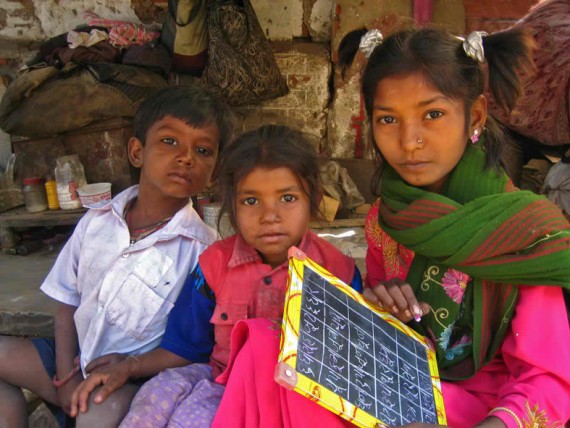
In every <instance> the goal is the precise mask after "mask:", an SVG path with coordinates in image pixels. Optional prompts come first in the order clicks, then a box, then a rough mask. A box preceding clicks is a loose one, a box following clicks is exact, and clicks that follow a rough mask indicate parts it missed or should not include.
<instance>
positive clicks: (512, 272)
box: [379, 144, 570, 379]
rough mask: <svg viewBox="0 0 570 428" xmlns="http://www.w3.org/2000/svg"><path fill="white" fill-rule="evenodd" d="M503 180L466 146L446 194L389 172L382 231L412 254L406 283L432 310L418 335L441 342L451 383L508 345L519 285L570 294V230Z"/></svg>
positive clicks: (541, 202) (478, 151)
mask: <svg viewBox="0 0 570 428" xmlns="http://www.w3.org/2000/svg"><path fill="white" fill-rule="evenodd" d="M507 183H508V178H507V176H506V175H505V174H504V172H501V173H498V172H496V171H495V170H492V169H488V168H486V167H485V152H484V151H483V149H482V148H481V145H480V144H478V145H468V147H467V148H466V150H465V153H464V155H463V157H462V159H461V161H460V162H459V164H458V165H457V166H456V167H455V169H454V170H453V171H452V173H451V174H450V176H449V177H448V179H447V181H446V184H445V186H444V188H443V191H442V193H441V194H436V193H432V192H429V191H426V190H423V189H421V188H418V187H413V186H410V185H408V184H407V183H405V182H404V181H403V180H402V179H401V178H400V176H399V175H398V174H397V173H396V172H395V171H394V170H393V169H392V168H391V167H389V166H388V165H387V166H386V167H385V169H384V171H383V174H382V189H381V199H382V204H381V209H380V214H379V221H380V225H381V227H382V229H383V230H384V231H385V232H386V233H388V235H390V236H391V237H392V238H393V239H394V240H396V241H397V242H399V243H400V244H402V245H404V246H405V247H407V248H409V249H410V250H412V251H414V252H415V257H414V261H413V263H412V266H411V267H410V271H409V273H408V277H407V282H408V283H409V284H410V285H411V286H412V287H413V288H414V291H415V293H416V296H417V298H418V300H419V301H425V302H428V303H429V304H430V306H431V309H432V311H431V312H430V314H429V315H427V316H425V317H423V318H422V321H421V324H418V325H417V326H416V327H417V330H418V331H419V332H420V333H422V334H425V335H428V336H431V337H432V338H434V339H435V340H436V352H437V358H438V365H439V367H440V370H441V371H440V373H441V375H442V378H444V379H461V378H467V377H470V376H472V375H473V374H475V373H476V372H477V371H478V370H479V369H480V368H481V366H482V365H484V364H485V363H487V362H488V361H490V360H491V359H492V358H493V356H494V355H495V353H496V351H497V349H498V347H499V345H500V344H501V342H502V340H503V337H504V334H505V331H506V329H507V327H508V325H509V323H510V320H511V318H512V315H513V311H514V307H515V303H516V299H517V292H518V290H517V288H516V285H555V286H562V287H565V288H570V224H569V223H568V221H567V220H566V219H565V218H564V216H563V215H562V213H561V210H560V209H558V208H557V207H556V206H555V205H553V204H552V203H550V202H549V201H548V200H547V199H546V198H544V197H542V196H539V195H536V194H534V193H532V192H529V191H513V192H508V191H507V189H506V187H507Z"/></svg>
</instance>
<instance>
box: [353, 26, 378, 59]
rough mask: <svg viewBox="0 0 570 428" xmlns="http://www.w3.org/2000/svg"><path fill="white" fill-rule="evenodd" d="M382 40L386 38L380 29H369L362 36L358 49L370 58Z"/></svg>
mask: <svg viewBox="0 0 570 428" xmlns="http://www.w3.org/2000/svg"><path fill="white" fill-rule="evenodd" d="M382 40H384V38H383V37H382V33H381V32H380V30H370V31H367V32H366V34H364V36H362V37H361V38H360V44H359V45H358V50H360V51H361V52H362V53H363V54H364V56H366V58H370V55H372V52H373V51H374V48H375V47H376V46H378V45H379V44H380V43H382Z"/></svg>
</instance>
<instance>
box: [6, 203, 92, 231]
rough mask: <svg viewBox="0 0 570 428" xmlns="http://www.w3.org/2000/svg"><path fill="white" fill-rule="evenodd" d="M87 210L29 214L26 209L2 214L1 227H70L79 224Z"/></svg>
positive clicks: (17, 209)
mask: <svg viewBox="0 0 570 428" xmlns="http://www.w3.org/2000/svg"><path fill="white" fill-rule="evenodd" d="M86 211H87V210H86V209H85V208H81V209H78V210H54V211H51V210H47V211H42V212H39V213H29V212H27V211H26V209H25V208H24V207H19V208H14V209H12V210H9V211H5V212H3V213H0V227H34V226H68V225H74V224H77V222H78V221H79V219H80V218H81V217H82V216H83V214H85V212H86Z"/></svg>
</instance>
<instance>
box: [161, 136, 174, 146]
mask: <svg viewBox="0 0 570 428" xmlns="http://www.w3.org/2000/svg"><path fill="white" fill-rule="evenodd" d="M161 141H162V142H163V143H165V144H168V145H169V146H176V145H177V144H178V141H176V140H175V139H174V138H171V137H166V138H163V139H162V140H161Z"/></svg>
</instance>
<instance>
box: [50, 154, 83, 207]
mask: <svg viewBox="0 0 570 428" xmlns="http://www.w3.org/2000/svg"><path fill="white" fill-rule="evenodd" d="M55 183H56V189H57V199H58V201H59V206H60V208H61V209H62V210H73V209H77V208H81V201H80V200H79V196H78V195H77V189H78V188H79V187H81V186H85V185H86V184H87V180H86V179H85V171H84V170H83V165H81V162H80V161H79V156H78V155H69V156H62V157H60V158H57V159H56V167H55Z"/></svg>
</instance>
